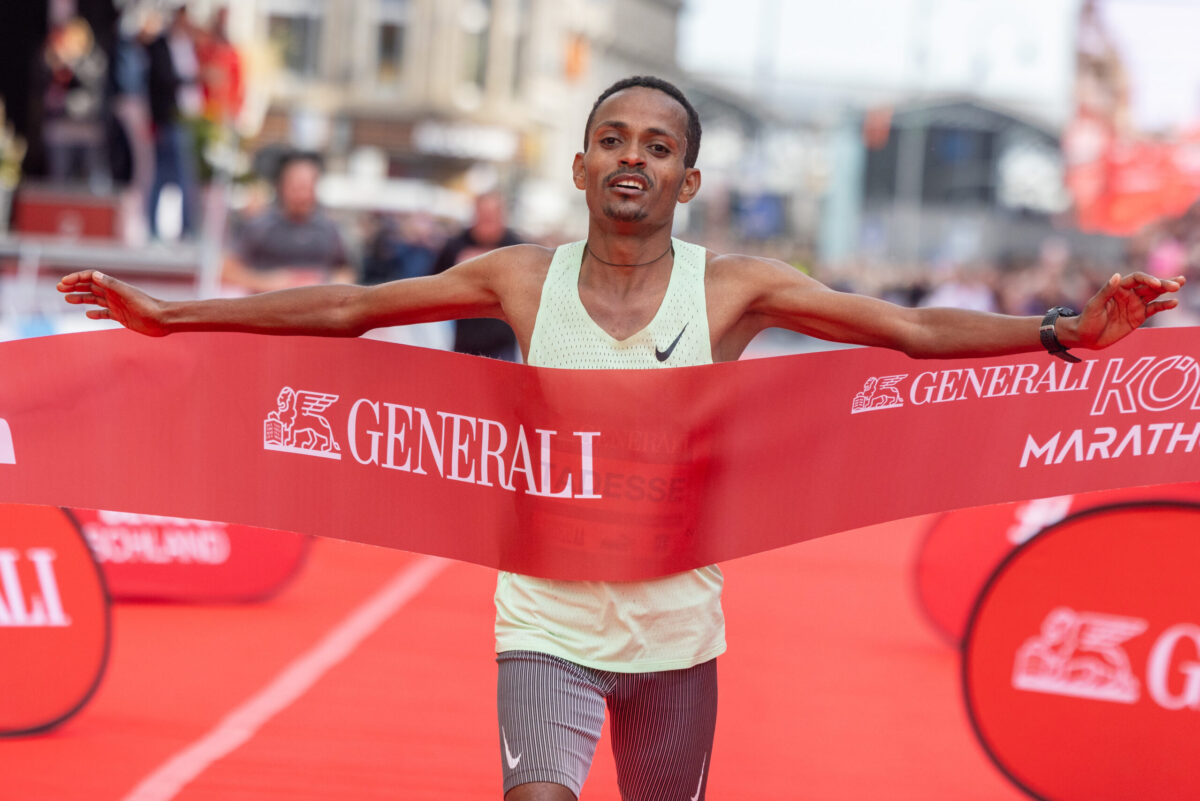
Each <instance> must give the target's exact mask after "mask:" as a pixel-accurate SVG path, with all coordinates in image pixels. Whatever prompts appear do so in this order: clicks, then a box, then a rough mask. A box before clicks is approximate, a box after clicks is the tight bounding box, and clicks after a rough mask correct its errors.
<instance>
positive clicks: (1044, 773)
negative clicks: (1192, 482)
mask: <svg viewBox="0 0 1200 801" xmlns="http://www.w3.org/2000/svg"><path fill="white" fill-rule="evenodd" d="M1197 565H1200V505H1194V504H1182V503H1177V504H1170V503H1130V504H1125V505H1120V506H1109V507H1103V508H1099V509H1093V510H1090V511H1087V512H1083V513H1081V514H1078V515H1074V516H1072V517H1070V518H1068V519H1066V520H1064V521H1063V522H1061V523H1059V524H1057V525H1054V526H1052V527H1050V528H1048V529H1046V530H1045V531H1044V532H1043V533H1042V534H1039V535H1038V536H1037V537H1035V538H1034V539H1032V540H1030V541H1029V542H1027V543H1026V544H1025V545H1023V546H1021V547H1020V548H1018V549H1017V550H1015V551H1013V553H1012V554H1010V556H1009V557H1008V558H1007V559H1006V560H1005V561H1004V562H1003V564H1001V566H1000V567H999V568H997V570H996V572H995V573H994V574H993V576H992V578H991V579H990V580H989V582H988V583H987V585H986V587H985V588H984V590H983V592H982V593H981V594H980V596H979V600H978V603H977V605H976V607H975V609H974V611H973V613H972V615H971V619H970V622H969V624H968V628H967V632H966V636H965V639H964V644H963V686H964V691H965V695H966V702H967V709H968V711H969V714H970V717H971V721H972V724H973V725H974V727H975V731H976V733H977V734H978V736H979V739H980V741H981V742H982V743H983V745H984V748H985V749H986V750H987V752H988V754H989V755H990V756H991V758H992V759H993V760H994V761H995V762H996V764H997V765H998V766H999V767H1000V769H1001V770H1002V771H1003V772H1004V773H1005V774H1007V775H1008V776H1009V777H1010V778H1011V779H1012V780H1013V781H1014V782H1016V783H1017V784H1018V785H1019V786H1020V787H1022V788H1023V789H1024V790H1026V791H1027V792H1029V793H1031V794H1033V795H1034V796H1035V797H1038V798H1042V799H1053V801H1127V799H1130V798H1200V771H1197V770H1196V769H1195V764H1194V760H1195V750H1196V743H1197V742H1200V604H1198V603H1197V600H1196V599H1197V596H1196V572H1197Z"/></svg>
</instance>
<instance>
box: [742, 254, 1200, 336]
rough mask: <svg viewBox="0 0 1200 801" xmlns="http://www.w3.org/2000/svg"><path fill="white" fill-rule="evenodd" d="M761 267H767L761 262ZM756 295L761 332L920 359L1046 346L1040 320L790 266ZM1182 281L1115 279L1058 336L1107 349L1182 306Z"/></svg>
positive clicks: (766, 279)
mask: <svg viewBox="0 0 1200 801" xmlns="http://www.w3.org/2000/svg"><path fill="white" fill-rule="evenodd" d="M759 263H760V264H764V265H765V264H768V263H766V262H763V261H761V260H759ZM758 277H759V279H760V280H759V282H758V287H759V293H758V296H757V297H756V298H754V299H753V300H752V301H751V303H750V304H749V306H748V308H749V309H750V311H751V312H752V313H756V314H759V315H761V316H762V327H767V326H779V327H783V328H790V329H792V330H796V331H801V332H803V333H807V334H810V335H812V336H816V337H819V338H822V339H828V340H833V341H839V342H848V343H851V344H857V345H876V346H881V347H887V348H893V349H895V350H900V351H903V352H904V353H907V354H908V355H909V356H913V357H915V358H960V357H981V356H1001V355H1005V354H1010V353H1023V352H1027V351H1036V350H1041V349H1042V344H1041V340H1040V337H1039V328H1040V326H1041V318H1040V317H1014V316H1010V315H1003V314H991V313H987V312H976V311H967V310H963V309H943V308H922V309H911V308H906V307H902V306H896V305H894V304H891V303H887V302H886V301H882V300H878V299H876V298H870V297H865V296H862V295H854V294H850V293H845V292H835V291H833V290H831V289H829V288H827V287H825V286H824V285H822V284H820V283H819V282H817V281H814V280H813V279H811V278H808V277H807V276H804V275H803V274H801V273H799V272H798V271H796V270H795V269H793V268H791V267H789V266H787V265H782V264H779V265H774V266H771V265H768V267H766V268H760V269H759V275H758ZM1184 280H1185V279H1184V278H1183V277H1182V276H1180V277H1177V278H1172V279H1165V278H1164V279H1160V278H1156V277H1154V276H1152V275H1147V274H1146V273H1133V274H1131V275H1127V276H1125V277H1123V278H1122V277H1121V276H1120V275H1114V276H1112V278H1110V279H1109V280H1108V281H1107V282H1105V284H1104V286H1102V287H1101V288H1100V290H1099V291H1098V292H1097V293H1096V294H1095V295H1093V296H1092V298H1091V299H1090V300H1088V302H1087V304H1086V305H1085V306H1084V307H1083V309H1082V310H1080V314H1079V316H1078V317H1069V318H1068V317H1059V318H1058V320H1057V322H1056V324H1055V332H1056V334H1057V336H1058V340H1059V342H1060V343H1061V344H1062V345H1063V346H1064V347H1067V348H1087V349H1097V348H1105V347H1108V346H1109V345H1111V344H1113V343H1114V342H1117V341H1118V340H1120V339H1122V338H1124V337H1125V336H1126V335H1128V334H1129V333H1130V332H1132V331H1134V330H1135V329H1137V328H1138V327H1139V326H1141V325H1142V323H1144V322H1145V321H1146V320H1147V319H1149V318H1150V317H1152V316H1153V315H1155V314H1158V313H1160V312H1163V311H1166V310H1168V309H1173V308H1175V306H1177V305H1178V301H1177V300H1176V299H1175V298H1170V297H1164V296H1165V295H1168V294H1170V293H1174V292H1177V291H1178V290H1179V288H1180V287H1182V286H1183V284H1184Z"/></svg>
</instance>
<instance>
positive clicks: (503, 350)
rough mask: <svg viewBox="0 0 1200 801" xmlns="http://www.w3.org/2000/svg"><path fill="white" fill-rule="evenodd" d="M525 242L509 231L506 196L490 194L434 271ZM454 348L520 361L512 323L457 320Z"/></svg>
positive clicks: (451, 241) (478, 204)
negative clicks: (510, 324) (511, 326)
mask: <svg viewBox="0 0 1200 801" xmlns="http://www.w3.org/2000/svg"><path fill="white" fill-rule="evenodd" d="M521 243H522V240H521V238H520V237H518V236H517V235H516V234H515V233H514V232H513V231H512V230H511V229H510V228H508V215H507V210H506V209H505V205H504V197H503V196H502V195H501V194H500V193H499V192H488V193H487V194H483V195H480V196H479V197H477V198H476V199H475V217H474V220H473V221H472V223H471V225H470V227H469V228H466V229H465V230H464V231H463V232H462V233H460V234H458V235H457V236H453V237H451V238H450V239H449V240H448V241H447V242H446V244H445V245H444V246H443V247H442V252H441V253H439V254H438V258H437V261H436V262H435V263H434V266H433V271H434V272H435V273H441V272H444V271H446V270H448V269H450V268H451V267H453V266H454V265H456V264H458V263H459V262H464V261H466V260H467V259H470V258H474V257H475V256H479V255H481V254H483V253H487V252H488V251H490V250H495V249H496V248H501V247H508V246H509V245H519V244H521ZM454 349H455V350H456V351H458V352H459V353H470V354H474V355H476V356H488V357H491V358H493V359H504V360H506V361H510V362H511V361H516V360H517V338H516V336H514V335H513V332H512V329H511V328H509V326H508V323H505V322H503V321H502V320H494V319H491V318H486V317H485V318H478V319H470V320H458V321H456V322H455V324H454Z"/></svg>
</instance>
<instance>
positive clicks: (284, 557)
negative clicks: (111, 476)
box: [70, 509, 312, 602]
mask: <svg viewBox="0 0 1200 801" xmlns="http://www.w3.org/2000/svg"><path fill="white" fill-rule="evenodd" d="M70 514H71V515H72V516H73V517H74V518H75V520H76V521H77V522H78V523H79V526H80V529H81V530H82V531H83V534H84V536H85V537H86V538H87V540H88V542H89V543H90V544H91V546H92V551H93V552H94V553H95V554H96V558H97V559H98V560H99V561H100V564H101V566H102V567H103V568H104V575H105V578H107V580H108V589H109V592H110V593H111V594H112V597H113V598H115V599H117V600H169V601H209V602H228V601H257V600H261V599H263V598H267V597H270V596H271V595H273V594H274V593H276V592H278V591H279V590H280V588H282V587H283V586H284V584H286V583H287V581H288V580H289V579H290V578H291V577H292V576H293V575H295V573H296V572H297V570H299V568H300V565H301V564H303V562H304V558H305V556H306V555H307V554H308V548H309V545H310V544H311V542H312V538H311V537H308V536H306V535H303V534H294V533H292V532H290V531H275V530H273V529H265V528H253V527H251V526H238V525H233V524H230V523H214V522H208V521H205V520H189V519H185V518H179V517H162V516H159V515H141V514H129V513H126V512H107V511H95V510H91V509H72V510H70Z"/></svg>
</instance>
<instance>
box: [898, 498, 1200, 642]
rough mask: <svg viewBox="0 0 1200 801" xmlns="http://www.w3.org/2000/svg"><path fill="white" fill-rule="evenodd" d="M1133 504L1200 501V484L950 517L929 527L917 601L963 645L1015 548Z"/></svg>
mask: <svg viewBox="0 0 1200 801" xmlns="http://www.w3.org/2000/svg"><path fill="white" fill-rule="evenodd" d="M1129 501H1143V502H1144V501H1195V502H1200V484H1197V483H1189V484H1169V485H1166V486H1162V487H1133V488H1130V489H1118V490H1104V491H1101V492H1087V493H1083V494H1081V495H1058V496H1055V497H1052V498H1035V499H1033V500H1031V501H1019V502H1017V503H1006V504H998V505H995V506H983V507H979V508H977V509H958V510H955V511H952V512H946V513H944V514H942V515H940V516H938V518H937V519H936V520H935V521H934V522H933V524H932V525H931V526H930V527H929V530H928V531H927V532H926V534H925V537H924V538H923V539H922V541H921V545H920V548H919V549H918V550H917V555H916V560H915V561H916V564H915V572H916V587H917V601H918V602H919V603H920V606H921V609H922V610H923V611H924V612H925V616H926V617H927V618H928V620H929V622H931V623H932V624H933V626H934V628H935V629H937V631H938V633H939V634H941V635H942V636H944V637H945V638H946V639H947V640H948V641H949V642H950V643H952V644H953V645H955V646H958V644H959V643H960V642H961V641H962V636H963V632H964V631H966V628H967V618H968V617H970V614H971V609H972V608H973V607H974V606H975V599H976V598H977V597H978V595H979V591H980V590H981V589H983V585H984V583H985V582H986V581H987V580H988V577H989V576H991V574H992V571H994V570H995V569H996V566H997V565H999V564H1000V561H1001V560H1002V559H1003V558H1004V557H1005V556H1006V555H1007V554H1008V553H1009V552H1010V551H1012V549H1013V548H1015V547H1017V546H1018V545H1021V544H1022V543H1024V542H1025V541H1026V540H1028V539H1030V538H1031V537H1033V536H1034V535H1035V534H1037V533H1038V532H1040V531H1041V530H1042V529H1043V528H1045V527H1046V526H1049V525H1053V524H1054V523H1057V522H1058V521H1060V520H1062V519H1063V518H1065V517H1066V516H1067V515H1069V514H1073V513H1075V512H1081V511H1084V510H1086V509H1094V508H1096V507H1097V506H1109V505H1111V504H1115V503H1125V502H1129Z"/></svg>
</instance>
